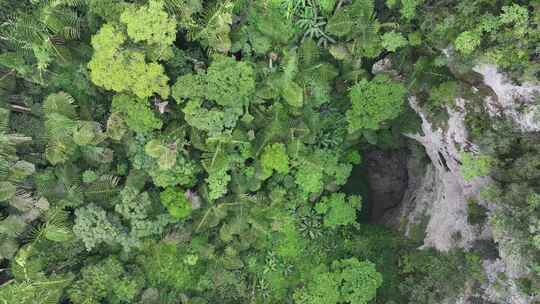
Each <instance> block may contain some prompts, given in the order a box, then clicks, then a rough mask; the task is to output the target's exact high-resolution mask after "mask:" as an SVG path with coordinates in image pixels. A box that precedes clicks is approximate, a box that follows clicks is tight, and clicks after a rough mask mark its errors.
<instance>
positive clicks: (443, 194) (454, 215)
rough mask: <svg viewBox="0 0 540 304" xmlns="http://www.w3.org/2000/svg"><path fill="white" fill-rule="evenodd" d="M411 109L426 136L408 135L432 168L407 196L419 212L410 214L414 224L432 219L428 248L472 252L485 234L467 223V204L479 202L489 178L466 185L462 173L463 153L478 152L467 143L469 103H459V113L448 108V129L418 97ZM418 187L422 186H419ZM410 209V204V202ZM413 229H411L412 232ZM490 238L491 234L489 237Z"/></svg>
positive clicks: (427, 242) (477, 179) (426, 240)
mask: <svg viewBox="0 0 540 304" xmlns="http://www.w3.org/2000/svg"><path fill="white" fill-rule="evenodd" d="M409 103H410V105H411V107H412V108H413V109H414V110H415V111H416V112H417V113H418V114H419V115H420V117H421V118H422V133H423V134H422V135H420V134H408V135H407V136H409V137H410V138H413V139H415V140H416V141H418V142H419V143H421V144H422V145H423V146H424V148H425V150H426V154H427V155H428V157H429V158H430V159H431V163H432V165H430V166H428V167H427V168H426V172H425V174H424V176H422V177H421V179H422V181H421V183H420V185H419V186H420V188H419V189H416V190H412V189H411V190H412V192H411V193H409V194H408V195H406V199H407V198H408V199H409V200H410V199H411V198H413V197H414V199H415V200H416V202H415V204H414V206H415V210H414V212H413V213H411V214H409V216H408V217H409V218H411V216H412V218H413V219H412V221H411V222H413V223H414V222H416V224H417V223H418V222H417V219H418V217H419V214H424V216H425V215H427V216H429V222H428V224H427V229H426V237H425V239H424V246H426V247H434V248H436V249H438V250H449V249H451V248H452V247H455V246H459V247H464V248H468V247H470V245H471V244H472V242H474V241H475V240H477V239H478V238H479V237H483V236H485V233H482V232H481V231H478V230H479V228H478V227H475V226H472V225H469V223H468V221H467V200H468V199H469V198H474V199H477V200H478V198H479V193H480V190H481V189H482V187H483V186H484V185H485V184H486V183H487V182H489V180H488V178H485V177H479V178H475V179H473V180H471V181H465V180H464V179H463V177H462V175H461V173H460V163H459V158H460V153H461V152H462V151H464V150H467V151H471V150H473V151H474V150H475V147H474V145H473V144H472V143H470V142H468V140H467V133H466V128H465V124H464V118H465V115H464V113H463V112H462V111H459V108H462V107H463V105H464V103H465V101H464V100H457V101H456V104H457V106H458V110H456V111H455V110H452V109H450V108H448V109H447V110H448V114H449V119H448V122H447V125H446V128H445V129H444V130H443V129H441V128H435V127H434V126H433V125H432V124H431V122H430V121H429V120H428V119H427V117H426V115H425V114H424V113H423V112H422V109H421V108H420V107H419V106H418V103H417V101H416V98H415V97H411V98H410V99H409ZM417 186H418V185H417ZM409 205H410V202H409ZM409 229H410V227H409V228H408V229H407V230H409ZM487 235H489V233H487Z"/></svg>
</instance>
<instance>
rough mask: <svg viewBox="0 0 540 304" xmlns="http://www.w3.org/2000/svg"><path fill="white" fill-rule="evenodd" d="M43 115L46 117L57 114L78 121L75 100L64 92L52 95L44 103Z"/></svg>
mask: <svg viewBox="0 0 540 304" xmlns="http://www.w3.org/2000/svg"><path fill="white" fill-rule="evenodd" d="M43 113H44V114H45V115H50V114H53V113H57V114H61V115H63V116H66V117H69V118H71V119H76V118H77V109H76V105H75V98H73V97H72V96H71V95H69V94H68V93H66V92H62V91H60V92H58V93H55V94H50V95H49V96H47V98H46V99H45V101H44V102H43Z"/></svg>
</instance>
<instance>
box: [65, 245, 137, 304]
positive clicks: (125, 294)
mask: <svg viewBox="0 0 540 304" xmlns="http://www.w3.org/2000/svg"><path fill="white" fill-rule="evenodd" d="M143 284H144V278H142V277H141V275H140V274H138V273H137V270H131V272H127V271H126V269H124V267H123V266H122V264H121V263H120V261H119V260H118V259H117V258H116V257H114V256H111V257H108V258H106V259H104V260H102V261H100V262H99V263H97V264H95V265H88V266H86V267H84V268H83V269H82V270H81V277H80V279H78V280H77V281H75V282H74V283H73V285H72V286H70V288H69V289H68V291H67V293H68V296H69V299H70V300H71V301H72V302H73V303H75V304H78V303H81V304H86V303H96V304H97V303H102V302H103V301H104V300H106V301H107V302H109V303H127V302H132V301H133V300H134V299H135V297H136V296H137V295H138V294H139V293H140V291H141V289H142V287H143V286H144V285H143Z"/></svg>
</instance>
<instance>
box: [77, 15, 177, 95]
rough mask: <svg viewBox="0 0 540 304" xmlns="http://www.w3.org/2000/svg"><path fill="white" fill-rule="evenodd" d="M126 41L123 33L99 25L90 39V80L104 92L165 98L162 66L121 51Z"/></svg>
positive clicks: (130, 51) (139, 54)
mask: <svg viewBox="0 0 540 304" xmlns="http://www.w3.org/2000/svg"><path fill="white" fill-rule="evenodd" d="M143 36H144V34H143ZM137 37H139V38H140V36H137ZM127 40H128V37H126V34H125V33H124V32H123V31H122V30H121V29H120V28H118V26H115V25H114V24H105V25H103V26H102V27H101V29H100V30H99V32H98V33H97V34H96V35H94V36H93V37H92V46H93V47H94V55H93V57H92V60H90V62H89V63H88V68H89V69H90V78H91V79H92V81H93V82H94V83H95V84H96V85H98V86H102V87H104V88H105V89H108V90H114V91H116V92H119V93H133V94H135V95H136V96H137V97H139V98H141V99H142V98H147V97H150V96H151V95H153V94H159V95H160V96H162V97H164V98H167V97H168V96H169V86H168V85H167V82H168V80H169V78H168V77H167V76H166V75H165V74H164V68H163V66H161V65H160V64H158V63H155V62H150V63H147V62H146V59H145V54H144V52H141V51H137V50H135V49H127V50H124V48H122V46H123V45H124V44H125V43H126V42H127Z"/></svg>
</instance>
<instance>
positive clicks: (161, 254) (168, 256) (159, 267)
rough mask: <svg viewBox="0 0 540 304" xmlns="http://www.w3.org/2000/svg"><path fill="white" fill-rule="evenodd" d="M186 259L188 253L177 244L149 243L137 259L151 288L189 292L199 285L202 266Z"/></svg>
mask: <svg viewBox="0 0 540 304" xmlns="http://www.w3.org/2000/svg"><path fill="white" fill-rule="evenodd" d="M186 257H188V256H187V252H186V251H185V250H184V249H180V248H178V247H177V246H176V245H175V244H171V243H166V242H162V243H157V244H155V243H148V244H146V246H145V248H144V250H143V251H142V253H141V255H139V256H138V257H137V264H138V265H140V267H141V268H142V270H143V271H144V273H145V274H146V279H147V282H148V284H149V285H150V286H152V287H156V288H172V289H175V290H178V291H188V290H193V289H195V287H196V285H197V278H198V276H199V275H200V265H199V263H198V262H196V261H195V263H193V261H192V260H191V259H186Z"/></svg>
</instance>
